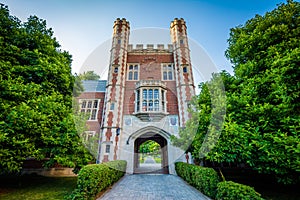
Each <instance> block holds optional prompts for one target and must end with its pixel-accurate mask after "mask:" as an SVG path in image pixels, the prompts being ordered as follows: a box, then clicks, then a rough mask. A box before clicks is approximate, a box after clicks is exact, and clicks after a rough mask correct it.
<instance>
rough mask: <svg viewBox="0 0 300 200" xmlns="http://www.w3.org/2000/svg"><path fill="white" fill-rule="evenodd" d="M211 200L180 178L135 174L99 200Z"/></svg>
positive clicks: (125, 178) (127, 176)
mask: <svg viewBox="0 0 300 200" xmlns="http://www.w3.org/2000/svg"><path fill="white" fill-rule="evenodd" d="M100 199H101V200H112V199H113V200H114V199H115V200H116V199H117V200H144V199H145V200H154V199H155V200H163V199H164V200H171V199H176V200H177V199H188V200H196V199H197V200H209V198H208V197H206V196H204V195H203V194H202V193H200V192H199V191H198V190H196V189H195V188H193V187H191V186H189V185H188V184H187V183H186V182H184V181H183V180H182V179H181V178H180V177H178V176H175V175H169V174H134V175H126V176H125V177H123V178H122V179H121V180H120V181H119V182H118V183H117V184H115V185H114V186H113V188H112V189H111V190H110V191H108V192H107V193H105V194H104V195H103V196H102V197H100V198H99V199H97V200H100Z"/></svg>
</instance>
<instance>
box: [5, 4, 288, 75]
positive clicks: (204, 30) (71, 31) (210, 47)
mask: <svg viewBox="0 0 300 200" xmlns="http://www.w3.org/2000/svg"><path fill="white" fill-rule="evenodd" d="M281 2H285V1H282V0H281V1H280V0H241V1H236V0H191V1H188V0H186V1H178V0H172V1H171V0H165V1H162V0H160V1H159V0H152V1H142V0H139V1H137V0H132V1H131V0H127V1H125V0H123V1H119V0H115V1H107V0H105V1H104V0H103V1H102V0H98V1H96V0H87V1H84V0H80V1H79V0H42V1H41V0H4V1H3V0H2V3H4V4H6V5H8V6H9V10H10V12H11V14H12V15H15V16H17V17H18V18H19V19H21V20H22V21H25V20H26V19H27V18H28V17H29V16H30V15H37V16H38V17H40V18H42V19H45V20H46V21H47V24H48V26H49V27H51V28H53V30H54V33H55V37H56V38H57V39H58V41H59V43H60V44H61V46H62V49H64V50H67V51H69V52H70V54H72V56H73V65H72V69H73V72H79V70H80V68H81V67H82V65H83V64H84V61H85V59H86V58H87V57H88V56H89V55H90V54H91V53H92V52H93V51H94V50H95V48H97V47H98V46H99V45H101V44H102V43H103V42H104V41H107V40H108V39H109V38H110V37H111V36H112V25H113V22H114V20H115V19H116V18H118V17H119V18H123V17H124V18H126V19H127V20H128V21H129V22H130V26H131V30H134V29H139V28H143V27H159V28H167V29H168V28H169V26H170V22H171V21H172V20H173V19H174V18H175V17H177V18H181V17H182V18H184V19H185V21H186V23H187V26H188V36H189V37H190V38H192V39H193V40H195V41H196V42H197V43H198V44H200V45H201V46H202V48H203V49H204V50H205V51H206V52H207V54H208V55H209V56H210V58H211V59H212V61H213V62H214V64H215V65H216V67H217V68H218V69H219V70H222V69H225V70H227V71H229V72H232V67H231V64H230V62H229V61H228V60H227V59H226V58H225V56H224V51H225V50H226V48H227V39H228V38H229V32H230V28H233V27H236V26H238V25H240V24H244V23H245V22H246V21H247V20H248V19H250V18H252V17H254V16H255V15H256V14H260V15H263V14H264V13H265V12H267V11H271V10H273V9H274V8H275V7H276V5H277V4H278V3H281Z"/></svg>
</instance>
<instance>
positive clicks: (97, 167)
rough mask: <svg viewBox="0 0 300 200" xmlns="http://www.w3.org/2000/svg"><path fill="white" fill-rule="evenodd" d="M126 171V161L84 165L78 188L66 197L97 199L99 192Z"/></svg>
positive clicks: (79, 175)
mask: <svg viewBox="0 0 300 200" xmlns="http://www.w3.org/2000/svg"><path fill="white" fill-rule="evenodd" d="M125 171H126V161H123V160H116V161H111V162H108V163H104V164H92V165H87V166H84V167H83V168H82V169H81V170H80V171H79V174H78V180H77V188H76V189H75V190H74V191H73V193H72V194H71V195H70V196H68V197H67V198H66V199H69V200H79V199H84V200H88V199H95V197H96V196H97V194H98V193H100V192H101V191H103V190H105V189H106V188H107V187H109V186H110V185H112V184H113V183H115V182H117V181H118V180H119V179H120V178H121V177H122V176H123V175H124V174H125Z"/></svg>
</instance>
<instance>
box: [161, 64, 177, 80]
mask: <svg viewBox="0 0 300 200" xmlns="http://www.w3.org/2000/svg"><path fill="white" fill-rule="evenodd" d="M161 76H162V77H161V80H162V81H174V80H175V69H174V63H162V64H161Z"/></svg>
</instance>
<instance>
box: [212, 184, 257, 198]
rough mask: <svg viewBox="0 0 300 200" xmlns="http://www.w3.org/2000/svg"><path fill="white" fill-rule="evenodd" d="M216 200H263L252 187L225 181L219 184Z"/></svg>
mask: <svg viewBox="0 0 300 200" xmlns="http://www.w3.org/2000/svg"><path fill="white" fill-rule="evenodd" d="M216 199H217V200H218V199H220V200H221V199H222V200H226V199H228V200H229V199H230V200H231V199H236V200H240V199H241V200H261V199H262V198H261V197H260V194H259V193H257V192H256V191H255V190H254V188H252V187H250V186H247V185H243V184H240V183H235V182H233V181H223V182H220V183H218V189H217V195H216Z"/></svg>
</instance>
